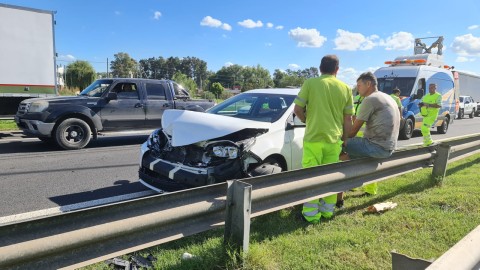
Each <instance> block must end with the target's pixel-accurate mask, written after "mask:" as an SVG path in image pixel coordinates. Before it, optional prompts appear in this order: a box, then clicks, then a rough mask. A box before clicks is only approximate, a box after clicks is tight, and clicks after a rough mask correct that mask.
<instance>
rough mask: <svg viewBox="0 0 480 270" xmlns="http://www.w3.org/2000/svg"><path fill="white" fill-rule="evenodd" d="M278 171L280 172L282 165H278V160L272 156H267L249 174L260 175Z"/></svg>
mask: <svg viewBox="0 0 480 270" xmlns="http://www.w3.org/2000/svg"><path fill="white" fill-rule="evenodd" d="M280 172H282V166H280V162H278V161H277V160H275V159H273V158H267V159H265V160H264V162H263V163H262V164H261V165H259V166H257V167H255V168H254V169H253V170H252V171H251V172H250V174H251V176H262V175H270V174H274V173H280Z"/></svg>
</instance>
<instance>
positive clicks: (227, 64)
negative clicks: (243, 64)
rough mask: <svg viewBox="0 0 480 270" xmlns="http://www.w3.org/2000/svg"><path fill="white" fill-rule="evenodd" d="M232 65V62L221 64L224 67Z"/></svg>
mask: <svg viewBox="0 0 480 270" xmlns="http://www.w3.org/2000/svg"><path fill="white" fill-rule="evenodd" d="M233 65H234V64H233V63H232V62H226V63H225V64H223V66H224V67H229V66H233Z"/></svg>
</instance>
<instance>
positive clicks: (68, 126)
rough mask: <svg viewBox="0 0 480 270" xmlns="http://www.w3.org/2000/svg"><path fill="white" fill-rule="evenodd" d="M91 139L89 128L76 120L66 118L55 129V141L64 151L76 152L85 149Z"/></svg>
mask: <svg viewBox="0 0 480 270" xmlns="http://www.w3.org/2000/svg"><path fill="white" fill-rule="evenodd" d="M91 137H92V132H91V130H90V126H89V125H88V124H87V123H86V122H85V121H83V120H82V119H78V118H68V119H65V120H63V122H61V123H60V125H58V127H57V128H56V129H55V141H56V142H57V144H58V145H59V146H60V147H61V148H63V149H66V150H76V149H81V148H83V147H85V146H86V145H87V144H88V143H89V142H90V138H91Z"/></svg>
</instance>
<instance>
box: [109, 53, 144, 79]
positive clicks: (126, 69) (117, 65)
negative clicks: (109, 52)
mask: <svg viewBox="0 0 480 270" xmlns="http://www.w3.org/2000/svg"><path fill="white" fill-rule="evenodd" d="M114 57H115V59H114V60H113V61H112V62H110V69H111V70H112V77H117V78H131V77H138V72H139V71H138V70H137V61H135V59H133V58H131V57H130V55H128V53H123V52H120V53H117V54H115V55H114Z"/></svg>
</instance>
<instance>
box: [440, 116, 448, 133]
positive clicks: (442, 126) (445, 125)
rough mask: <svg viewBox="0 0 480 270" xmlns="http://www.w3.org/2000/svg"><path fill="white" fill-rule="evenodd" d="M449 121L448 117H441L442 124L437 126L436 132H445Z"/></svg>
mask: <svg viewBox="0 0 480 270" xmlns="http://www.w3.org/2000/svg"><path fill="white" fill-rule="evenodd" d="M449 121H450V119H448V118H445V119H443V123H442V125H440V126H438V127H437V132H438V133H439V134H446V133H447V131H448V122H449Z"/></svg>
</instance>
